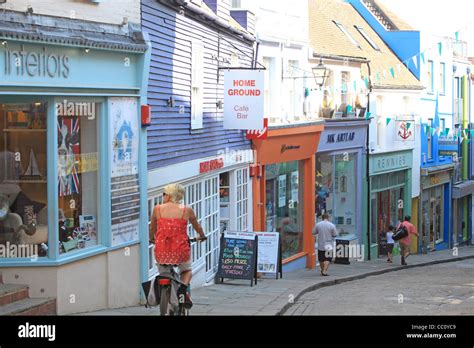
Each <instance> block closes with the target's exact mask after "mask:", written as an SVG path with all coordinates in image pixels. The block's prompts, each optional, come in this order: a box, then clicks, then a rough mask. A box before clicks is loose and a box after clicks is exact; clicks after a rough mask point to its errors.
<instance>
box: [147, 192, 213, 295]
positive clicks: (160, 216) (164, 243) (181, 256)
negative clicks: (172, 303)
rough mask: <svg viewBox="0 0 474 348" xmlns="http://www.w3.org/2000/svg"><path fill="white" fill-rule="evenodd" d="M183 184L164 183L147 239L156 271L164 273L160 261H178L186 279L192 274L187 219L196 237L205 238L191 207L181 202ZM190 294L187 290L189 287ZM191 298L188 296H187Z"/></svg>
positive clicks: (168, 263) (163, 262)
mask: <svg viewBox="0 0 474 348" xmlns="http://www.w3.org/2000/svg"><path fill="white" fill-rule="evenodd" d="M183 197H184V187H183V186H181V185H179V184H171V185H168V186H166V187H165V190H164V194H163V204H158V205H156V206H155V208H154V209H153V215H152V217H151V225H150V241H151V242H153V243H155V259H156V262H157V264H158V272H160V273H164V272H165V267H163V265H177V266H178V267H179V272H180V274H181V282H183V283H184V284H186V285H187V286H188V289H189V283H190V282H191V277H192V267H191V247H190V245H189V241H188V233H187V227H188V221H189V222H191V224H192V226H193V228H194V230H195V231H196V232H197V233H198V234H199V238H197V240H199V241H203V240H206V239H207V238H206V236H205V234H204V231H203V230H202V227H201V225H200V224H199V222H198V221H197V218H196V214H195V213H194V211H193V210H192V209H191V208H190V207H187V206H185V205H183V204H181V201H182V200H183ZM188 296H189V290H188ZM189 300H190V299H189Z"/></svg>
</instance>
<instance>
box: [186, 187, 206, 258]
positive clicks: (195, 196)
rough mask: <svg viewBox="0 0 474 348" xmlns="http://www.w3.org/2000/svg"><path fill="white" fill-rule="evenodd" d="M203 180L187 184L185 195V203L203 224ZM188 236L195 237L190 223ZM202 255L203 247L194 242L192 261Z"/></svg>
mask: <svg viewBox="0 0 474 348" xmlns="http://www.w3.org/2000/svg"><path fill="white" fill-rule="evenodd" d="M202 186H203V185H202V182H197V183H192V184H189V185H186V187H185V188H186V193H185V195H184V204H186V205H187V206H189V207H191V208H192V209H193V210H194V213H195V214H196V217H197V219H198V222H199V223H200V224H201V225H202V221H203V211H204V209H203V195H202ZM188 236H190V237H191V238H193V237H195V232H194V229H193V227H192V226H191V225H190V224H188ZM201 257H202V249H201V245H200V244H199V243H193V244H192V245H191V261H192V262H193V263H194V262H196V261H197V260H199V259H200V258H201Z"/></svg>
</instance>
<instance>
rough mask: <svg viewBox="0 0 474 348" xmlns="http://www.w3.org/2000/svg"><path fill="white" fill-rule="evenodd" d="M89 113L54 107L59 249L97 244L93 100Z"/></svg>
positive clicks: (96, 145) (95, 149) (97, 163)
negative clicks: (55, 116)
mask: <svg viewBox="0 0 474 348" xmlns="http://www.w3.org/2000/svg"><path fill="white" fill-rule="evenodd" d="M75 104H76V105H87V106H88V109H89V111H91V112H90V113H87V114H88V116H85V115H83V113H82V112H81V113H79V112H71V110H64V111H66V112H62V111H61V110H59V108H58V110H57V132H58V178H57V185H58V209H59V220H58V231H59V243H60V245H59V253H61V254H62V253H69V252H72V251H76V250H79V249H83V248H87V247H90V246H94V245H97V241H98V238H97V225H98V221H97V216H98V201H99V199H98V198H99V197H98V191H99V184H98V180H99V176H98V165H99V158H98V154H97V148H98V134H97V129H98V121H97V119H98V115H97V112H98V110H99V106H98V104H96V103H75Z"/></svg>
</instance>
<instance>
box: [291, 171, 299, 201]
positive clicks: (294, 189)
mask: <svg viewBox="0 0 474 348" xmlns="http://www.w3.org/2000/svg"><path fill="white" fill-rule="evenodd" d="M298 180H299V177H298V171H294V172H291V200H292V201H293V202H295V203H297V202H298V187H299V181H298Z"/></svg>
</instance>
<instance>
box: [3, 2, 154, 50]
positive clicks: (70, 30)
mask: <svg viewBox="0 0 474 348" xmlns="http://www.w3.org/2000/svg"><path fill="white" fill-rule="evenodd" d="M0 40H5V41H8V40H14V41H24V42H42V43H45V44H51V45H67V46H76V47H85V48H96V49H106V50H115V51H128V52H136V53H143V52H145V51H146V50H147V45H146V42H145V40H144V37H143V34H142V32H141V31H140V27H139V25H137V24H134V23H128V24H126V25H112V24H105V23H97V22H91V21H84V20H79V19H68V18H61V17H51V16H44V15H36V14H30V15H28V14H25V13H23V12H13V11H2V12H0Z"/></svg>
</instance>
